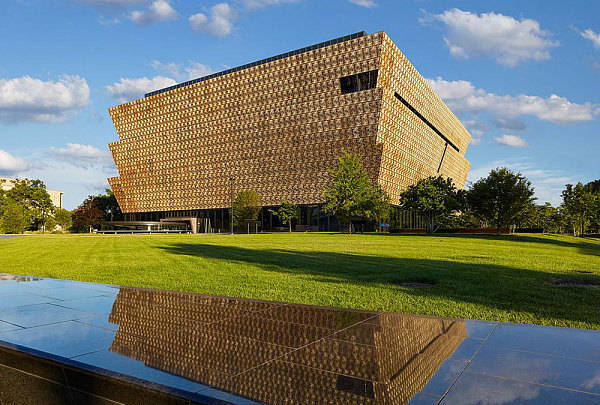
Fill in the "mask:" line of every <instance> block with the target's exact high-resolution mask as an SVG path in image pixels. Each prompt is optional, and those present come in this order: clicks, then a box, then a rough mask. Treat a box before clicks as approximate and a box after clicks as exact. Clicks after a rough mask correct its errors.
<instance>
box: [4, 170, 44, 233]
mask: <svg viewBox="0 0 600 405" xmlns="http://www.w3.org/2000/svg"><path fill="white" fill-rule="evenodd" d="M13 184H14V187H13V188H12V189H10V190H8V191H7V192H6V193H5V195H6V198H7V199H8V200H11V201H13V202H15V203H16V204H17V205H20V206H21V207H22V210H23V214H24V216H25V218H26V221H27V224H28V226H29V227H30V228H31V229H34V230H38V229H39V230H42V231H44V228H45V223H46V219H47V218H48V217H50V216H51V215H52V214H53V213H54V208H55V207H54V204H52V200H51V199H50V195H49V194H48V192H47V191H46V186H45V185H44V183H43V182H42V181H41V180H28V179H25V180H16V181H13Z"/></svg>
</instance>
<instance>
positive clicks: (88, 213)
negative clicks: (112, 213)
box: [73, 196, 104, 233]
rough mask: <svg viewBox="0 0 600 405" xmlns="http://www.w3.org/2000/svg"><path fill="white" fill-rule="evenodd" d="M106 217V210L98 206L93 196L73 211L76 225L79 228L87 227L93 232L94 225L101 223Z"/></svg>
mask: <svg viewBox="0 0 600 405" xmlns="http://www.w3.org/2000/svg"><path fill="white" fill-rule="evenodd" d="M102 218H104V212H103V211H102V210H101V209H99V208H98V207H97V206H96V203H95V202H94V200H93V197H91V196H90V197H88V198H86V199H85V201H84V202H83V203H82V204H81V205H80V206H79V207H77V208H76V209H75V211H74V212H73V219H74V226H75V227H77V228H82V227H85V228H87V229H89V232H90V233H92V229H93V227H94V226H98V225H100V223H102Z"/></svg>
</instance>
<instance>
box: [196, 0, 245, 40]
mask: <svg viewBox="0 0 600 405" xmlns="http://www.w3.org/2000/svg"><path fill="white" fill-rule="evenodd" d="M236 19H237V13H236V12H235V10H234V9H233V8H231V6H230V5H229V4H227V3H219V4H215V5H214V6H213V7H212V8H211V9H210V17H209V16H207V15H206V14H204V13H198V14H194V15H191V16H190V18H189V22H190V26H191V27H192V29H193V30H194V31H196V32H206V33H208V34H211V35H215V36H218V37H223V36H225V35H227V34H229V33H231V30H232V29H233V23H234V21H235V20H236Z"/></svg>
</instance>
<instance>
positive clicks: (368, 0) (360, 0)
mask: <svg viewBox="0 0 600 405" xmlns="http://www.w3.org/2000/svg"><path fill="white" fill-rule="evenodd" d="M350 3H352V4H356V5H357V6H362V7H367V8H373V7H376V6H377V3H375V1H374V0H350Z"/></svg>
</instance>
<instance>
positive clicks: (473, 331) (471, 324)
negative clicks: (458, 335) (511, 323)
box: [465, 320, 498, 340]
mask: <svg viewBox="0 0 600 405" xmlns="http://www.w3.org/2000/svg"><path fill="white" fill-rule="evenodd" d="M497 324H498V323H497V322H482V321H468V320H467V321H465V326H466V327H467V336H468V337H469V338H470V339H482V340H485V339H487V338H488V337H489V336H490V334H491V333H492V331H493V330H494V328H495V327H496V325H497Z"/></svg>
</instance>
